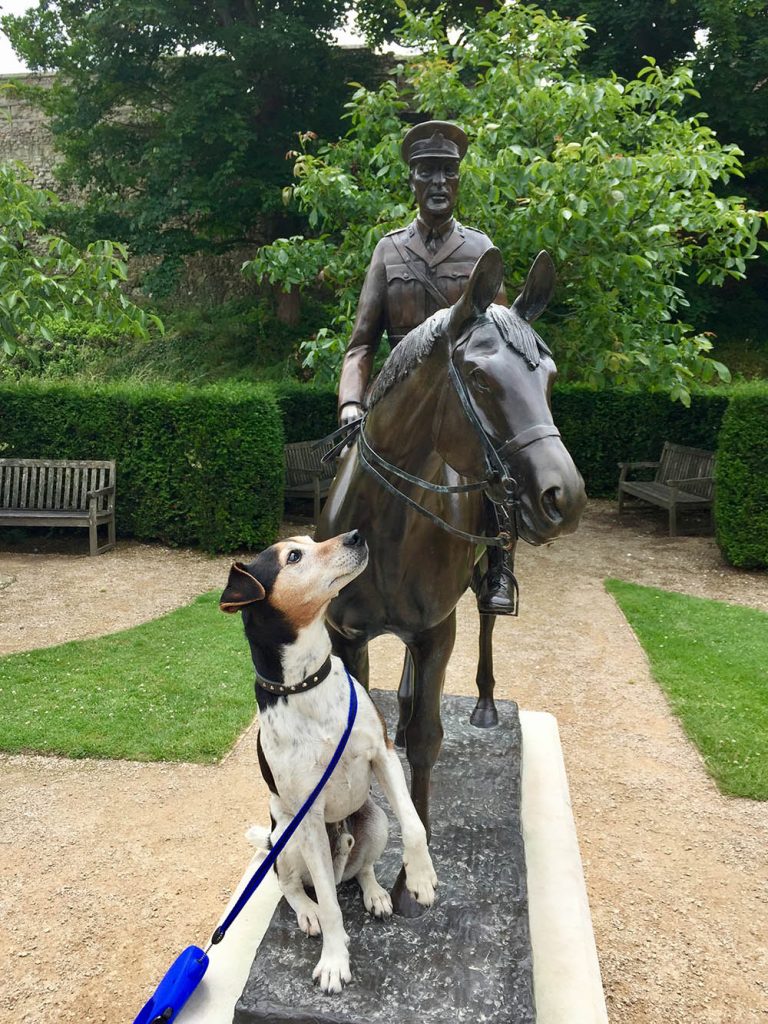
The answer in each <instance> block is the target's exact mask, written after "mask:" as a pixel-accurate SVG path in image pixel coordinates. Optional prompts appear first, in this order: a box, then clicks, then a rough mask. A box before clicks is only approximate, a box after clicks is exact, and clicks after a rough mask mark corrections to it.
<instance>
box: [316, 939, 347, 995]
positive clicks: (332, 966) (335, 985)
mask: <svg viewBox="0 0 768 1024" xmlns="http://www.w3.org/2000/svg"><path fill="white" fill-rule="evenodd" d="M312 978H313V980H314V981H315V982H316V983H317V984H318V985H319V986H320V989H321V991H323V992H327V993H328V994H329V995H332V994H335V993H337V992H341V990H342V988H343V987H344V985H346V984H348V983H349V982H350V981H352V972H351V971H350V969H349V954H348V953H347V951H346V950H344V952H343V953H338V954H335V955H332V954H326V953H323V955H322V956H321V957H320V959H319V961H318V963H317V967H315V969H314V971H313V972H312Z"/></svg>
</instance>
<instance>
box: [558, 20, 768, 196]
mask: <svg viewBox="0 0 768 1024" xmlns="http://www.w3.org/2000/svg"><path fill="white" fill-rule="evenodd" d="M541 6H542V8H543V9H544V10H546V11H557V13H558V14H559V15H561V16H563V17H568V18H577V17H579V16H580V15H581V16H583V17H584V18H585V19H586V20H587V21H588V22H589V24H590V25H591V26H592V27H593V29H594V31H593V32H591V33H590V36H589V46H588V47H587V48H586V49H585V50H583V51H582V53H581V55H580V58H579V63H580V65H581V66H582V67H583V68H584V69H585V70H587V71H589V72H590V73H592V74H600V75H608V74H610V73H611V72H615V73H616V74H618V75H623V76H625V77H631V76H634V75H635V74H637V72H638V71H639V70H640V69H641V68H642V66H643V60H644V58H645V57H646V56H650V57H653V58H654V59H655V60H656V62H657V63H658V64H659V65H661V67H662V68H664V69H669V68H671V67H672V65H674V64H676V63H677V64H679V63H681V62H683V61H687V62H688V63H689V64H690V65H691V67H692V69H693V82H694V86H695V88H696V89H697V91H698V92H699V93H700V94H701V107H698V106H696V107H694V104H695V103H698V100H695V101H694V100H692V101H689V102H688V103H687V104H686V109H687V111H688V112H689V113H692V112H695V110H698V109H704V110H706V111H707V114H708V116H709V121H708V123H709V125H710V127H712V128H714V130H715V131H716V132H717V133H718V135H719V136H720V138H721V139H722V140H723V141H725V142H735V143H737V145H738V146H740V147H741V149H743V150H744V152H745V154H746V160H745V171H746V173H747V176H748V180H749V183H750V185H752V186H753V188H755V189H756V190H759V192H760V194H761V195H762V197H763V198H762V201H763V202H766V201H768V200H766V197H767V196H768V2H766V0H677V2H675V3H659V2H658V0H632V2H631V3H630V2H628V0H543V2H542V4H541ZM753 175H754V177H753Z"/></svg>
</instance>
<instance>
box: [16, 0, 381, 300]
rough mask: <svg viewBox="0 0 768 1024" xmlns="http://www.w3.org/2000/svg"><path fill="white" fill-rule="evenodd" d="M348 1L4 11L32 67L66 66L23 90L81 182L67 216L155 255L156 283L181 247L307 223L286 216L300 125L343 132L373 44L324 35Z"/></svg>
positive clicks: (48, 5) (69, 177)
mask: <svg viewBox="0 0 768 1024" xmlns="http://www.w3.org/2000/svg"><path fill="white" fill-rule="evenodd" d="M346 8H347V3H346V0H285V2H281V3H280V4H279V5H275V4H273V3H270V2H266V0H253V2H250V0H249V2H248V3H237V4H220V3H213V2H212V0H204V2H200V0H157V2H155V3H152V4H146V3H142V2H140V0H39V3H38V4H37V6H35V7H32V8H31V9H30V10H28V11H27V12H26V13H24V14H22V15H19V16H18V17H14V16H11V15H6V16H5V17H3V18H2V26H3V28H4V30H5V32H6V33H7V35H8V37H9V38H10V40H11V42H12V45H13V46H14V48H15V50H16V52H17V53H18V54H19V56H21V57H22V58H23V59H24V60H25V61H26V62H27V64H28V65H29V66H30V67H31V68H33V69H34V70H55V71H58V72H59V73H60V74H59V76H58V77H57V79H56V81H55V83H54V85H53V87H52V88H50V89H41V88H34V87H32V88H31V89H30V90H28V95H29V96H30V97H31V98H32V99H33V101H34V102H35V103H37V104H38V105H39V106H40V107H41V108H42V109H43V110H44V111H45V112H46V113H47V114H48V116H49V118H50V124H51V128H52V132H53V136H54V142H55V144H56V146H57V148H58V149H59V151H60V153H61V155H62V157H63V162H62V164H61V167H60V168H59V173H60V177H61V180H62V181H63V182H64V183H66V184H68V183H72V184H74V185H76V186H78V187H80V188H81V189H84V190H85V191H86V195H85V200H86V206H85V209H84V210H83V209H80V208H77V209H75V210H74V211H73V215H72V217H71V218H70V219H69V220H68V222H67V227H68V230H69V231H71V232H72V233H73V237H77V236H79V233H80V231H81V230H83V228H85V230H87V231H89V232H92V231H96V232H97V233H102V232H106V233H108V234H109V235H110V237H113V238H120V239H122V240H125V241H127V242H129V243H130V245H131V249H132V251H133V252H134V253H138V254H143V253H159V254H162V255H163V256H164V257H166V258H167V263H166V264H165V265H164V267H163V268H162V269H161V270H160V271H157V270H155V271H154V272H153V274H152V286H153V288H154V289H155V294H160V293H159V291H158V289H162V290H164V291H166V292H167V291H168V290H169V289H170V288H171V287H172V285H173V284H174V275H175V271H176V270H177V269H178V268H179V266H180V263H181V257H183V256H184V255H185V254H187V253H190V252H197V251H212V252H219V251H226V250H227V249H229V248H231V247H233V246H235V245H240V244H243V243H249V242H251V241H252V240H253V239H254V237H261V232H262V231H263V230H266V231H267V233H268V235H271V234H272V231H273V228H272V225H271V222H272V221H276V223H279V224H280V225H281V230H285V229H286V228H290V227H291V226H294V227H295V226H297V221H296V219H295V217H288V218H287V219H286V217H285V215H284V209H283V206H282V203H281V199H280V185H281V184H282V182H283V179H284V176H285V170H284V168H285V153H286V151H287V150H289V149H291V148H292V146H293V145H294V144H295V137H296V133H297V132H300V131H304V132H306V131H311V130H314V131H315V132H322V133H324V134H331V135H332V134H335V133H336V132H338V130H339V118H340V115H341V113H342V104H343V102H344V99H345V97H346V93H347V89H346V85H345V83H346V81H347V80H348V79H349V78H357V79H359V80H365V81H372V80H373V78H374V77H375V61H373V59H372V57H371V55H370V54H367V53H360V52H359V51H357V52H351V53H350V52H348V51H341V50H339V49H338V48H335V47H333V46H332V45H331V43H330V32H331V30H332V29H333V28H335V27H337V26H338V25H339V24H340V23H341V22H342V21H343V18H344V15H345V12H346Z"/></svg>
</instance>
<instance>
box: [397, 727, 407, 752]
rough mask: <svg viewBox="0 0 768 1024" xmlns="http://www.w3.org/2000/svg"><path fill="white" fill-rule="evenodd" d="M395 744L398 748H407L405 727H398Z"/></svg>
mask: <svg viewBox="0 0 768 1024" xmlns="http://www.w3.org/2000/svg"><path fill="white" fill-rule="evenodd" d="M395 746H396V747H397V749H398V750H405V729H398V730H397V732H396V733H395Z"/></svg>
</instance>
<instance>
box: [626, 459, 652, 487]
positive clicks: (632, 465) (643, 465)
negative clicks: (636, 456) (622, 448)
mask: <svg viewBox="0 0 768 1024" xmlns="http://www.w3.org/2000/svg"><path fill="white" fill-rule="evenodd" d="M660 465H661V463H660V462H620V463H619V464H618V466H619V469H620V470H621V472H620V473H619V487H621V485H622V484H623V483H624V481H625V480H626V479H627V474H628V473H629V471H630V470H631V469H658V468H659V466H660Z"/></svg>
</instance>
